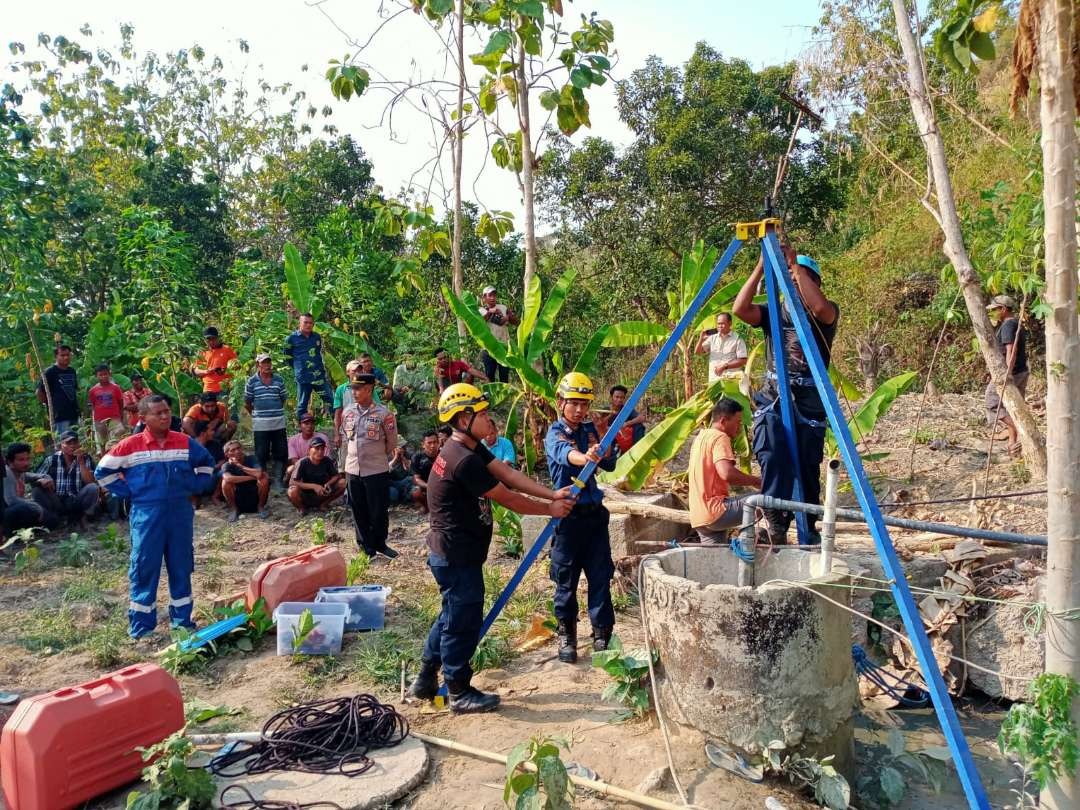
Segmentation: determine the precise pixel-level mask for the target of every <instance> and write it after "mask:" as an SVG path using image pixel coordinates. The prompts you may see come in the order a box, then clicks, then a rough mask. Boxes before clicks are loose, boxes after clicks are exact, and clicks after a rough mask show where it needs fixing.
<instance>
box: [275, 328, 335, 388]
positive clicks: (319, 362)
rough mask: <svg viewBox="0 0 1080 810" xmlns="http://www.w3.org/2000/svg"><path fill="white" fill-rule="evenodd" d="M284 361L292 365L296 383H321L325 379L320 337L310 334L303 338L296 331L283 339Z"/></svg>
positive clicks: (317, 334) (298, 331)
mask: <svg viewBox="0 0 1080 810" xmlns="http://www.w3.org/2000/svg"><path fill="white" fill-rule="evenodd" d="M285 359H286V360H288V361H289V363H290V364H291V365H292V369H293V374H294V375H295V376H296V381H297V382H298V383H314V382H322V381H323V380H324V379H325V378H326V370H325V369H324V368H323V356H322V335H320V334H319V333H318V332H312V333H311V335H309V336H308V337H304V336H303V335H302V334H301V333H300V330H299V329H297V330H296V331H295V332H293V333H292V334H291V335H289V336H288V337H287V338H285Z"/></svg>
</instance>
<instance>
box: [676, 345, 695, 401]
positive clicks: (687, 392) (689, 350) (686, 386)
mask: <svg viewBox="0 0 1080 810" xmlns="http://www.w3.org/2000/svg"><path fill="white" fill-rule="evenodd" d="M679 350H680V352H681V353H682V362H683V402H686V400H688V399H690V397H692V396H693V395H694V347H693V346H691V345H690V339H689V338H687V337H685V336H684V337H683V339H682V340H680V341H679Z"/></svg>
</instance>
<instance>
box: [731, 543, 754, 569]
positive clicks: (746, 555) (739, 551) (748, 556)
mask: <svg viewBox="0 0 1080 810" xmlns="http://www.w3.org/2000/svg"><path fill="white" fill-rule="evenodd" d="M730 547H731V553H732V554H734V555H735V556H736V557H738V558H739V559H740V560H742V561H743V562H744V563H750V564H751V565H752V564H753V562H754V552H753V551H750V550H747V549H744V548H743V547H742V543H740V542H739V538H738V537H732V538H731V545H730Z"/></svg>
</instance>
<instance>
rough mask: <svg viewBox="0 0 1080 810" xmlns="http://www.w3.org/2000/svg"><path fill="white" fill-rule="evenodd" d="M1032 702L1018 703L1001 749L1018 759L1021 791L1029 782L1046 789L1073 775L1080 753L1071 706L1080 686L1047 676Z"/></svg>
mask: <svg viewBox="0 0 1080 810" xmlns="http://www.w3.org/2000/svg"><path fill="white" fill-rule="evenodd" d="M1029 691H1030V693H1031V700H1030V702H1028V703H1014V704H1013V705H1012V707H1010V709H1009V713H1008V714H1007V715H1006V716H1005V721H1004V722H1003V723H1002V724H1001V731H1000V733H999V734H998V748H999V749H1000V751H1001V753H1003V754H1009V755H1011V756H1013V757H1015V758H1016V761H1017V763H1018V765H1019V767H1020V770H1021V779H1022V784H1021V790H1024V789H1026V787H1027V786H1028V783H1029V782H1034V783H1035V784H1036V785H1038V787H1039V788H1044V787H1046V786H1047V785H1048V784H1050V783H1051V782H1054V781H1055V780H1056V779H1057V778H1058V776H1060V775H1061V774H1062V773H1072V771H1073V770H1074V769H1075V768H1076V763H1077V759H1078V756H1080V752H1078V749H1077V729H1076V724H1075V723H1074V722H1073V720H1072V716H1071V705H1072V701H1073V700H1075V699H1076V696H1077V694H1078V693H1080V684H1078V683H1077V682H1076V681H1075V680H1073V679H1072V678H1070V677H1069V676H1068V675H1054V674H1051V673H1043V674H1042V675H1040V676H1039V677H1038V678H1036V679H1035V680H1034V681H1033V682H1032V683H1031V686H1030V687H1029Z"/></svg>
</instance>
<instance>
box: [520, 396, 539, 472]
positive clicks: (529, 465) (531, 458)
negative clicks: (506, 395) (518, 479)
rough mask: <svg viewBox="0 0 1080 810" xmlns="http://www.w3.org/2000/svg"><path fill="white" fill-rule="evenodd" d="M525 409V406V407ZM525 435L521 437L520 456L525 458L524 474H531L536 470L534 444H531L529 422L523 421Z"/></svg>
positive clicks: (531, 437)
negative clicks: (521, 451)
mask: <svg viewBox="0 0 1080 810" xmlns="http://www.w3.org/2000/svg"><path fill="white" fill-rule="evenodd" d="M526 407H527V406H526ZM524 422H525V435H524V436H523V437H522V442H521V445H522V450H523V451H524V452H523V453H522V455H523V456H524V457H525V472H526V473H528V474H530V475H531V474H532V472H533V470H535V469H536V444H535V442H533V432H532V429H531V428H530V427H529V420H528V419H525V420H524Z"/></svg>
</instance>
